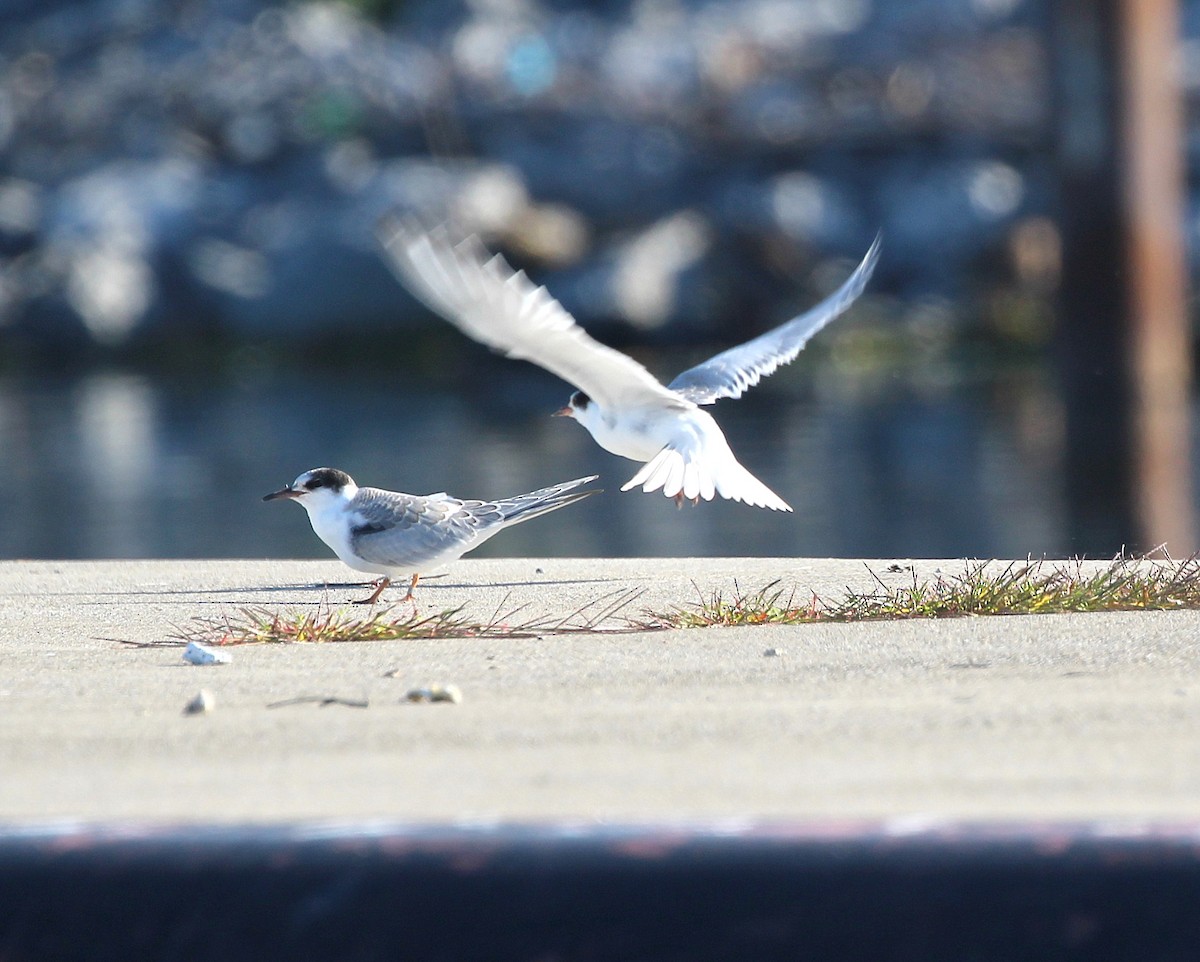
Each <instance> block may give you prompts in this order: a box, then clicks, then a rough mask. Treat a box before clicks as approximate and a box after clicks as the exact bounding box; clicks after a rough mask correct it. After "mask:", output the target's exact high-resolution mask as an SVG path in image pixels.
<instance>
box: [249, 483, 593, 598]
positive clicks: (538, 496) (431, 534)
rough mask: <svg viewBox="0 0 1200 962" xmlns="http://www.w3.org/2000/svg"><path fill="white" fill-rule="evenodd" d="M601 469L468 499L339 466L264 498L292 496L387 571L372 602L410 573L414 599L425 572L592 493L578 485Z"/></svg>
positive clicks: (327, 531) (344, 552) (343, 545)
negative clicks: (411, 490) (367, 481)
mask: <svg viewBox="0 0 1200 962" xmlns="http://www.w3.org/2000/svg"><path fill="white" fill-rule="evenodd" d="M595 480H596V475H592V476H591V477H589V478H577V479H576V480H574V481H564V482H563V483H562V484H555V485H551V486H550V487H548V488H540V489H539V490H537V491H531V492H530V493H529V494H519V495H517V496H516V497H515V498H503V499H500V500H498V501H464V500H461V499H459V498H452V497H450V496H449V495H448V494H445V493H440V494H429V495H424V496H422V495H416V494H401V493H400V492H399V491H384V490H383V489H381V488H360V487H359V486H358V485H357V484H355V483H354V479H353V478H352V477H350V475H348V474H347V473H346V472H345V471H342V470H339V469H338V468H313V469H312V470H311V471H305V472H304V473H303V474H302V475H300V476H299V477H298V478H296V480H295V481H293V482H292V483H291V484H289V485H286V486H285V487H282V488H280V489H279V490H278V491H272V492H271V493H270V494H267V495H264V496H263V500H264V501H274V500H276V499H278V498H290V499H291V500H293V501H295V502H296V503H297V504H299V505H300V506H301V507H302V508H304V510H305V511H307V512H308V520H309V521H310V522H311V523H312V528H313V531H315V532H316V534H317V537H318V538H320V539H321V540H322V541H324V542H325V543H326V544H327V545H329V547H330V548H332V549H333V553H334V554H336V555H337V556H338V557H339V558H340V559H341V560H342V561H343V562H344V563H345V564H348V565H349V566H350V567H351V568H353V569H354V570H355V571H367V572H370V573H372V574H377V575H381V577H380V578H379V579H378V580H377V581H374V582H372V587H374V588H375V591H374V593H372V595H371V596H370V597H369V598H363V599H362V600H361V601H356V602H355V604H363V605H373V604H374V603H375V602H376V601H378V600H379V596H380V595H381V594H383V590H384V588H386V587H387V586H388V585H390V584H391V583H392V578H396V577H401V576H411V580H410V582H409V585H408V594H407V595H405V596H404V600H405V601H411V600H412V597H413V589H415V588H416V587H417V580H418V579H419V578H420V576H421V572H423V571H428V570H430V569H432V568H437V567H440V566H441V565H444V564H447V563H449V562H451V561H457V560H458V559H459V558H461V557H462V556H463V555H464V554H466V553H467V552H468V551H470V550H471V549H472V548H477V547H478V546H479V545H481V544H483V542H485V541H487V539H488V538H490V537H492V536H493V535H496V534H499V533H500V532H501V531H502V530H503V529H505V528H507V527H509V526H510V525H514V524H520V523H521V522H522V521H528V520H530V519H531V518H536V517H538V516H539V515H543V514H546V513H547V512H548V511H557V510H558V509H559V508H565V507H566V506H567V505H569V504H574V503H575V502H576V501H582V500H583V499H584V498H587V497H590V496H591V495H593V494H599V493H600V490H599V489H598V488H593V489H592V490H590V491H576V490H575V489H576V488H579V487H581V486H582V485H585V484H587V483H588V482H589V481H595Z"/></svg>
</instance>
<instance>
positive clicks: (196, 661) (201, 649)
mask: <svg viewBox="0 0 1200 962" xmlns="http://www.w3.org/2000/svg"><path fill="white" fill-rule="evenodd" d="M183 660H184V661H186V662H190V663H191V664H193V665H228V664H229V663H230V662H231V661H233V656H232V655H231V654H229V652H227V651H217V649H215V648H209V647H208V645H202V644H200V642H198V641H189V642H188V646H187V647H186V648H184V649H183Z"/></svg>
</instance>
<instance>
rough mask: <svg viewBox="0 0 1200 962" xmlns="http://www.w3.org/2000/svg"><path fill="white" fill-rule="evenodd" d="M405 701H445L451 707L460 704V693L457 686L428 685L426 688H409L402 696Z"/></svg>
mask: <svg viewBox="0 0 1200 962" xmlns="http://www.w3.org/2000/svg"><path fill="white" fill-rule="evenodd" d="M404 699H405V701H415V702H424V701H429V702H434V701H446V702H450V704H452V705H460V704H462V692H461V691H459V688H458V685H430V686H429V687H428V688H410V689H409V690H408V691H407V692H405V695H404Z"/></svg>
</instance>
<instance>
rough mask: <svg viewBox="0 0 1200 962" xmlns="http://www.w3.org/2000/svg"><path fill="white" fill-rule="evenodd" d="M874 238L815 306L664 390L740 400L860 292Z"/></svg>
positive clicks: (874, 257) (875, 248)
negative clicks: (844, 276)
mask: <svg viewBox="0 0 1200 962" xmlns="http://www.w3.org/2000/svg"><path fill="white" fill-rule="evenodd" d="M880 240H881V238H880V235H876V236H875V241H874V243H872V244H871V247H870V249H869V250H868V251H867V253H866V256H864V257H863V259H862V263H860V264H859V265H858V267H857V268H855V270H854V273H853V274H851V275H850V277H849V278H848V279H847V280H846V282H845V283H844V284H842V286H841V287H839V288H838V289H837V290H836V291H834V292H833V293H832V294H830V295H829V297H827V298H825V300H823V301H822V302H821V303H820V304H818V305H817V306H816V307H814V308H812V309H811V310H808V311H805V312H804V313H803V314H801V315H799V316H798V317H795V318H793V319H792V320H790V321H788V322H787V323H786V324H782V325H780V326H779V327H777V328H775V329H774V330H770V331H767V333H766V334H762V335H759V336H758V337H756V338H754V339H753V340H750V341H747V342H746V343H745V344H739V345H738V346H737V347H733V348H730V349H729V350H728V351H723V352H722V353H720V354H718V355H716V356H715V357H712V358H709V359H708V360H707V361H705V362H704V363H703V364H698V365H696V366H695V367H693V368H689V369H688V370H686V371H684V372H683V373H682V374H680V375H679V377H677V378H675V380H674V381H672V382H671V383H670V384H669V385H668V387H669V388H670V389H671V390H672V391H675V392H677V393H678V394H680V395H682V396H683V397H685V398H687V399H688V400H689V401H692V402H694V403H695V404H712V403H713V402H714V401H717V400H718V399H720V398H723V397H729V398H737V397H741V396H742V394H743V393H745V391H747V390H748V389H749V388H752V387H754V385H755V384H757V383H758V382H759V381H760V380H762V379H763V378H764V377H767V376H768V375H769V374H773V373H774V372H775V369H776V368H778V367H779V366H780V365H783V364H789V363H791V362H792V361H794V360H795V359H796V355H797V354H799V353H800V351H801V350H802V349H803V348H804V345H805V344H807V343H808V340H809V338H811V337H812V336H813V335H814V334H816V333H817V332H818V331H819V330H821V328H823V327H825V325H826V324H828V323H829V322H830V321H832V320H833V319H834V318H836V317H837V316H838V315H840V314H841V313H843V312H844V311H845V310H846V309H847V308H848V307H849V306H850V305H851V304H853V303H854V301H855V300H856V299H857V298H858V296H859V295H860V294H861V293H862V292H863V289H864V288H865V287H866V286H867V282H868V281H869V280H870V279H871V274H872V273H873V272H874V270H875V264H876V262H877V261H878V260H879V246H880Z"/></svg>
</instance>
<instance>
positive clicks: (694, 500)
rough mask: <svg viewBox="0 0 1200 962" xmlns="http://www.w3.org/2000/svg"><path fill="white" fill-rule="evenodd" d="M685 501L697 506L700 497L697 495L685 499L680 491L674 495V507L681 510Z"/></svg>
mask: <svg viewBox="0 0 1200 962" xmlns="http://www.w3.org/2000/svg"><path fill="white" fill-rule="evenodd" d="M685 501H690V502H692V504H693V505H697V504H699V503H700V496H699V495H697V496H696V497H694V498H689V497H685V495H684V493H683V492H682V491H680V492H679V493H678V494H677V495H675V507H677V508H682V507H683V502H685Z"/></svg>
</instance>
